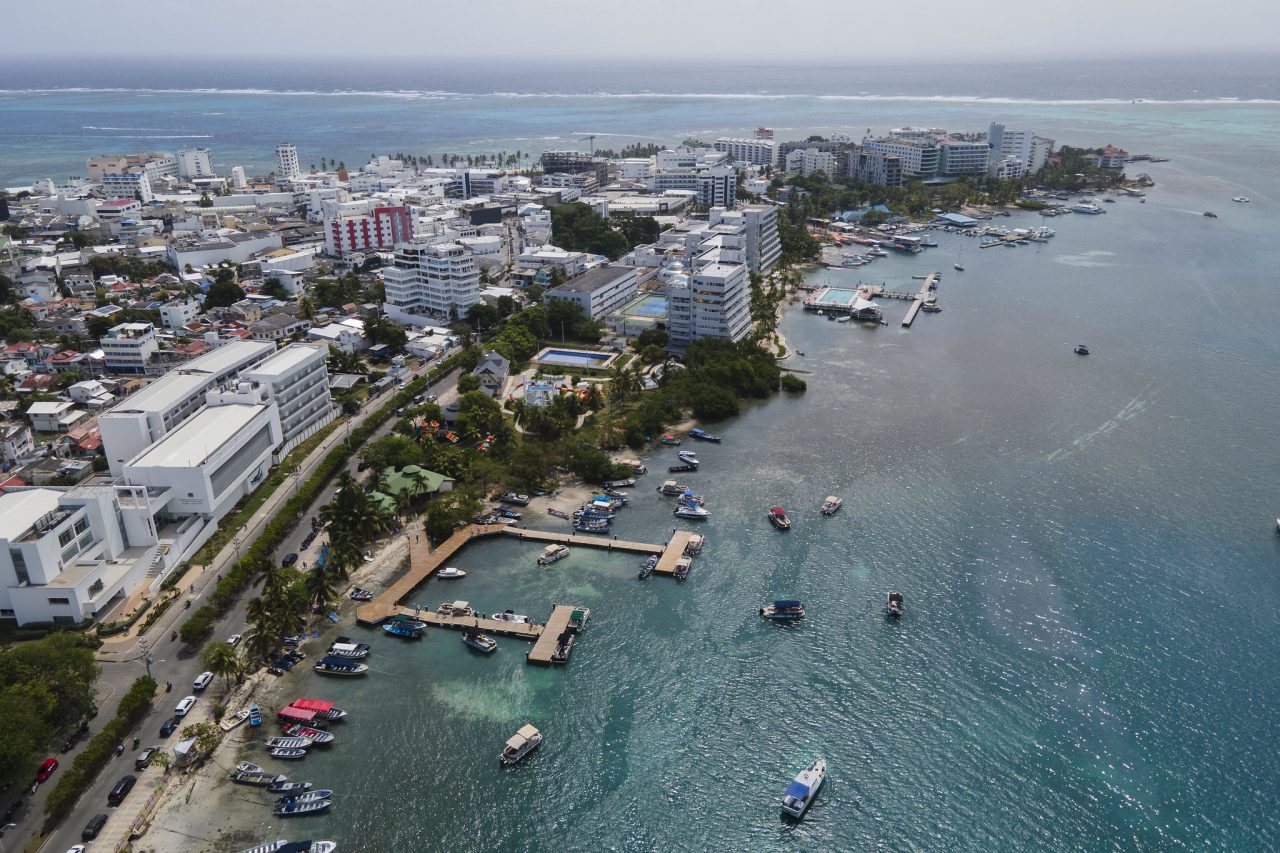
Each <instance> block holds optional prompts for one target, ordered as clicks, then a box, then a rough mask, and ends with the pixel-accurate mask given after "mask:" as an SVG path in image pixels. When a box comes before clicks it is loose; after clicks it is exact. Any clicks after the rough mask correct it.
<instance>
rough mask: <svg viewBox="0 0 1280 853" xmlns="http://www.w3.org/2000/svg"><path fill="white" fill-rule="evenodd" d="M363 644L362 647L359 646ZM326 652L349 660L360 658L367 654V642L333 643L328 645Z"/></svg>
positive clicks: (365, 656)
mask: <svg viewBox="0 0 1280 853" xmlns="http://www.w3.org/2000/svg"><path fill="white" fill-rule="evenodd" d="M361 646H364V648H361ZM328 654H330V655H333V656H334V657H339V658H350V659H351V660H362V659H364V658H367V657H368V656H369V644H368V643H334V644H333V645H331V646H329V651H328Z"/></svg>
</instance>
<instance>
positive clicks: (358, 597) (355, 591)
mask: <svg viewBox="0 0 1280 853" xmlns="http://www.w3.org/2000/svg"><path fill="white" fill-rule="evenodd" d="M350 595H351V600H352V601H373V590H369V589H363V588H362V587H358V586H357V587H352V589H351V593H350Z"/></svg>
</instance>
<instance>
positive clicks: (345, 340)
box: [307, 323, 369, 352]
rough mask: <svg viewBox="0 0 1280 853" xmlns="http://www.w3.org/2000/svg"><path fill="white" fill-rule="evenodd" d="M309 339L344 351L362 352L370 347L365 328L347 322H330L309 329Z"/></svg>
mask: <svg viewBox="0 0 1280 853" xmlns="http://www.w3.org/2000/svg"><path fill="white" fill-rule="evenodd" d="M307 339H308V340H310V341H314V342H316V343H320V344H325V345H327V346H330V347H333V348H334V349H340V350H342V351H343V352H360V351H361V350H366V349H368V348H369V341H368V339H367V338H365V336H364V330H363V329H359V328H356V327H354V326H349V325H347V324H345V323H328V324H327V325H324V326H313V327H312V328H310V329H308V330H307Z"/></svg>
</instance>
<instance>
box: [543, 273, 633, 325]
mask: <svg viewBox="0 0 1280 853" xmlns="http://www.w3.org/2000/svg"><path fill="white" fill-rule="evenodd" d="M639 283H640V272H639V270H637V269H636V268H634V267H622V266H614V265H612V264H610V265H608V266H603V267H596V268H595V269H592V270H587V271H586V272H585V273H583V274H582V275H580V276H578V277H577V278H573V279H570V280H569V281H566V282H565V283H564V284H562V285H560V286H559V287H553V288H552V289H550V290H548V291H547V292H546V294H545V297H546V298H547V299H563V300H565V301H566V302H576V303H577V304H578V305H581V306H582V311H583V313H584V314H586V315H587V316H588V317H591V318H592V319H596V318H599V317H603V316H605V315H606V314H608V313H610V312H611V311H614V310H616V309H618V308H620V307H622V305H623V303H625V302H626V301H627V300H628V299H630V298H631V297H632V296H634V295H635V292H636V288H637V287H638V286H639Z"/></svg>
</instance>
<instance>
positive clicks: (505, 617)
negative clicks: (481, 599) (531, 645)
mask: <svg viewBox="0 0 1280 853" xmlns="http://www.w3.org/2000/svg"><path fill="white" fill-rule="evenodd" d="M489 618H490V619H492V620H494V621H495V622H510V623H512V624H513V625H528V624H529V617H528V616H521V615H520V614H519V613H517V612H515V611H514V610H504V611H502V612H501V613H495V614H493V615H492V616H490V617H489Z"/></svg>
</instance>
